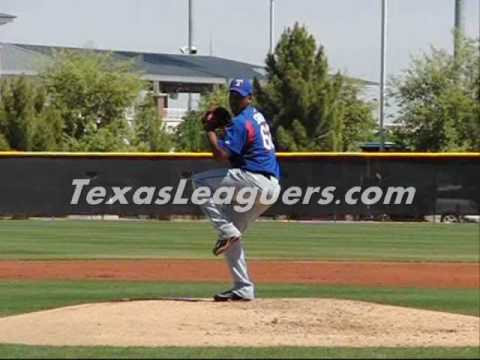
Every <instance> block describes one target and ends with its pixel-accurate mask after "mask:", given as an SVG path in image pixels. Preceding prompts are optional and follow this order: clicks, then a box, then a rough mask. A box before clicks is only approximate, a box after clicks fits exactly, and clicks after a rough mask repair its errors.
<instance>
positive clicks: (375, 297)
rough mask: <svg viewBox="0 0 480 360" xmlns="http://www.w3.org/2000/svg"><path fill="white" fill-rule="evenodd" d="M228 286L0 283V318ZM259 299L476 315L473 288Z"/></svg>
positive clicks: (267, 287)
mask: <svg viewBox="0 0 480 360" xmlns="http://www.w3.org/2000/svg"><path fill="white" fill-rule="evenodd" d="M229 285H230V284H221V283H220V284H219V283H215V284H213V283H156V282H123V281H91V280H90V281H0V294H2V296H0V316H2V317H4V316H8V315H13V314H22V313H27V312H32V311H39V310H45V309H53V308H58V307H63V306H69V305H78V304H86V303H96V302H105V301H116V300H121V299H159V298H164V297H168V298H172V297H187V298H211V296H212V295H213V294H215V293H217V292H219V291H222V290H225V289H227V288H228V287H229ZM257 296H258V297H259V298H324V299H347V300H359V301H368V302H374V303H378V304H387V305H396V306H405V307H412V308H418V309H428V310H435V311H445V312H451V313H459V314H465V315H474V316H480V294H479V292H478V289H411V288H368V287H358V286H320V285H298V284H287V285H277V284H275V285H272V284H262V285H259V286H257Z"/></svg>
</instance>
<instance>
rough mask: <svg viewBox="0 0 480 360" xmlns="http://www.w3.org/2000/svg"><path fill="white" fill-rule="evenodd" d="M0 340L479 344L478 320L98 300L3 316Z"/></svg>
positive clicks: (347, 304)
mask: <svg viewBox="0 0 480 360" xmlns="http://www.w3.org/2000/svg"><path fill="white" fill-rule="evenodd" d="M0 328H1V329H2V330H3V331H2V332H0V343H12V344H29V345H52V346H63V345H72V346H77V345H78V346H82V345H83V346H93V345H107V346H150V347H153V346H249V347H250V346H279V345H282V346H352V347H368V346H387V347H397V346H402V347H410V346H411V347H413V346H415V347H424V346H425V347H427V346H479V345H480V344H479V341H480V340H479V334H480V321H479V318H478V317H474V316H466V315H456V314H449V313H441V312H434V311H426V310H417V309H409V308H402V307H396V306H387V305H378V304H372V303H367V302H359V301H349V300H332V299H269V300H256V301H253V302H240V303H214V302H212V301H209V300H195V301H192V300H190V301H185V300H165V301H158V300H156V301H133V302H117V303H99V304H88V305H79V306H71V307H65V308H59V309H55V310H48V311H41V312H36V313H30V314H23V315H16V316H10V317H6V318H2V319H0Z"/></svg>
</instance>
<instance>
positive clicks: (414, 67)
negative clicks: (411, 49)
mask: <svg viewBox="0 0 480 360" xmlns="http://www.w3.org/2000/svg"><path fill="white" fill-rule="evenodd" d="M479 73H480V54H479V41H478V40H477V41H474V40H471V39H465V38H464V39H463V40H462V41H461V44H460V46H459V48H458V56H457V58H454V57H453V55H451V54H449V53H448V52H447V51H445V50H441V49H436V48H434V47H432V48H431V49H430V52H429V53H424V54H423V55H421V56H418V57H415V58H413V60H412V63H411V64H410V66H409V68H408V69H407V70H406V71H404V72H403V73H402V74H401V75H400V76H398V77H394V78H392V80H391V84H390V90H389V96H390V97H391V98H392V99H393V101H394V104H395V105H396V106H398V108H399V111H398V113H399V115H398V118H397V119H396V120H395V123H396V124H397V125H398V127H397V129H396V130H395V131H394V136H395V137H396V141H397V142H399V143H401V144H402V145H404V146H406V147H409V148H411V149H412V150H417V151H454V150H457V151H462V150H472V151H479V150H480V105H479V104H480V95H479V94H480V89H479V88H480V75H479Z"/></svg>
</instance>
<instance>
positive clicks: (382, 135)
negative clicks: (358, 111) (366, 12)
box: [380, 0, 387, 151]
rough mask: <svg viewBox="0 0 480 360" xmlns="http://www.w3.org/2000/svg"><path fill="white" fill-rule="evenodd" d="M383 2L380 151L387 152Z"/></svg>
mask: <svg viewBox="0 0 480 360" xmlns="http://www.w3.org/2000/svg"><path fill="white" fill-rule="evenodd" d="M381 1H382V31H381V33H382V46H381V48H382V49H381V61H380V63H381V65H380V151H384V150H385V129H384V120H385V82H386V68H387V61H386V60H387V59H386V58H387V0H381Z"/></svg>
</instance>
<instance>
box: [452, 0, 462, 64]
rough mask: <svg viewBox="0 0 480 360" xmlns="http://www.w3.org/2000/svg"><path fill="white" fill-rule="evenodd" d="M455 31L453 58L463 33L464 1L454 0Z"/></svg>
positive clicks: (455, 56)
mask: <svg viewBox="0 0 480 360" xmlns="http://www.w3.org/2000/svg"><path fill="white" fill-rule="evenodd" d="M454 31H455V33H454V42H455V43H454V46H453V48H454V58H455V60H456V59H457V57H458V49H459V47H460V43H461V42H462V40H463V36H464V35H465V2H464V0H455V30H454Z"/></svg>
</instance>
